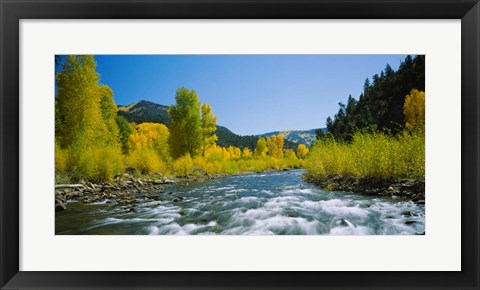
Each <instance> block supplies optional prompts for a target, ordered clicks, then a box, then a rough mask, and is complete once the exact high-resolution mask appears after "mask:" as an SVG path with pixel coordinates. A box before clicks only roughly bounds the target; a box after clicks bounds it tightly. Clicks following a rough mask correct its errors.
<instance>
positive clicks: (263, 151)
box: [255, 137, 268, 157]
mask: <svg viewBox="0 0 480 290" xmlns="http://www.w3.org/2000/svg"><path fill="white" fill-rule="evenodd" d="M267 152H268V148H267V140H265V138H263V137H260V138H258V140H257V146H256V147H255V156H256V157H264V156H266V155H267Z"/></svg>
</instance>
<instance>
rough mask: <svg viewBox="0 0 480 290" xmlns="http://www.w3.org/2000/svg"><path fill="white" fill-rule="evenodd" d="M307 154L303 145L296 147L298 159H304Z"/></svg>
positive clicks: (306, 148)
mask: <svg viewBox="0 0 480 290" xmlns="http://www.w3.org/2000/svg"><path fill="white" fill-rule="evenodd" d="M308 152H309V149H308V147H307V146H305V144H300V145H298V147H297V156H298V158H300V159H304V158H305V157H307V155H308Z"/></svg>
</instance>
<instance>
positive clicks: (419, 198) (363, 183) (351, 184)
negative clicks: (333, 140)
mask: <svg viewBox="0 0 480 290" xmlns="http://www.w3.org/2000/svg"><path fill="white" fill-rule="evenodd" d="M304 179H305V180H306V181H308V182H311V183H313V184H315V185H318V186H320V187H321V188H323V189H324V190H327V191H345V192H356V193H359V194H364V195H370V196H391V197H402V198H406V199H409V200H411V201H413V202H415V203H418V204H424V203H425V180H424V179H421V180H420V179H404V178H376V177H354V176H338V175H332V176H327V177H322V178H319V177H313V176H310V175H308V174H306V175H305V176H304Z"/></svg>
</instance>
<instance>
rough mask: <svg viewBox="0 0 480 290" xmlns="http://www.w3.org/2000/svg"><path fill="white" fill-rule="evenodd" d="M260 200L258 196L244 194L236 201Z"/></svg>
mask: <svg viewBox="0 0 480 290" xmlns="http://www.w3.org/2000/svg"><path fill="white" fill-rule="evenodd" d="M258 200H260V199H259V198H258V197H255V196H244V197H241V198H240V199H239V200H238V201H239V202H251V201H258Z"/></svg>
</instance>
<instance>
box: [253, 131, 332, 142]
mask: <svg viewBox="0 0 480 290" xmlns="http://www.w3.org/2000/svg"><path fill="white" fill-rule="evenodd" d="M316 130H318V129H311V130H285V131H274V132H269V133H265V134H261V135H260V136H263V137H270V136H273V135H278V134H280V133H281V134H283V137H284V138H285V139H286V140H289V141H291V142H293V143H295V144H297V145H298V144H305V145H308V146H310V145H311V144H312V143H313V142H314V141H315V136H316V134H315V131H316ZM320 130H322V131H324V132H326V128H321V129H320Z"/></svg>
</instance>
